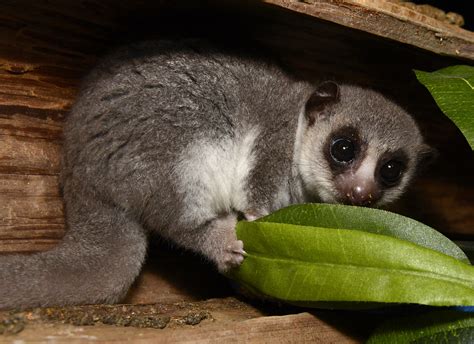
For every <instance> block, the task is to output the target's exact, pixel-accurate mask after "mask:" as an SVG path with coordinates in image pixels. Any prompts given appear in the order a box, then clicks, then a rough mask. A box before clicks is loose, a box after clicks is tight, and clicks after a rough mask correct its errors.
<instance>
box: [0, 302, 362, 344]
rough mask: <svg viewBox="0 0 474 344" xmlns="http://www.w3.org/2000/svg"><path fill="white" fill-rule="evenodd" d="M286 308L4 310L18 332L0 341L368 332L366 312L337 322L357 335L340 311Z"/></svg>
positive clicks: (279, 338)
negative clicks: (274, 311) (273, 311)
mask: <svg viewBox="0 0 474 344" xmlns="http://www.w3.org/2000/svg"><path fill="white" fill-rule="evenodd" d="M288 311H289V312H290V314H288V315H274V316H263V315H264V313H263V312H262V309H259V308H256V307H254V306H251V305H249V304H247V303H243V302H241V301H238V300H236V299H235V298H226V299H213V300H208V301H203V302H195V303H189V302H181V303H175V304H153V305H141V306H140V305H133V306H132V305H123V306H122V305H117V306H82V307H69V308H58V309H55V308H46V309H43V310H40V309H38V310H33V311H30V312H23V313H17V314H7V313H3V314H2V313H0V326H1V325H2V323H3V324H8V321H10V323H12V322H13V321H16V322H17V323H16V328H15V327H13V326H11V327H10V328H8V327H7V326H6V325H3V326H4V328H6V330H4V331H8V330H9V331H12V332H14V331H18V333H17V334H11V335H9V336H2V337H0V343H7V342H12V341H14V342H19V341H24V342H28V343H40V342H46V341H50V340H54V342H55V343H83V342H88V341H91V340H93V341H94V342H97V343H110V342H114V343H126V342H133V343H149V342H153V343H228V342H231V343H360V342H361V337H362V336H363V335H364V334H362V333H360V332H359V333H358V332H357V326H359V324H360V321H359V320H357V319H356V317H359V318H365V317H364V316H360V315H355V314H354V315H352V317H351V319H346V321H342V322H341V321H340V322H339V324H338V326H341V327H343V328H345V329H346V330H348V329H351V330H355V333H356V335H350V334H346V333H345V332H343V331H337V330H336V328H335V325H334V320H335V317H336V316H337V314H331V313H325V312H319V313H321V314H319V313H313V314H312V313H308V312H304V311H302V310H293V312H291V310H288V309H287V310H286V312H288ZM291 313H293V314H291ZM2 318H3V319H2ZM347 320H349V321H347ZM351 322H352V324H351ZM71 323H72V324H76V325H77V326H72V325H70V324H71ZM104 323H106V324H109V325H104ZM84 325H94V326H84ZM112 325H113V326H112ZM150 327H154V328H150Z"/></svg>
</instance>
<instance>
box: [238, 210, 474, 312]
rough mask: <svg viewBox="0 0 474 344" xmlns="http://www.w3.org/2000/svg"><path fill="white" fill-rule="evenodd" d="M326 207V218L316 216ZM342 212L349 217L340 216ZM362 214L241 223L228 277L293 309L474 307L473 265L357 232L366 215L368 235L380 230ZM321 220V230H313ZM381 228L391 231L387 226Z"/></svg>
mask: <svg viewBox="0 0 474 344" xmlns="http://www.w3.org/2000/svg"><path fill="white" fill-rule="evenodd" d="M324 208H326V209H325V210H326V213H325V214H324V215H321V214H318V210H321V209H324ZM332 208H334V209H333V210H329V209H332ZM346 208H347V211H348V213H346V214H345V216H342V217H340V216H338V214H342V213H345V209H346ZM366 210H369V209H366V208H357V207H348V206H340V205H339V206H335V205H319V204H318V205H314V204H313V205H300V206H292V207H289V208H286V209H282V210H280V211H278V212H275V213H274V214H272V215H269V216H267V217H265V218H262V219H260V220H258V221H254V222H246V221H240V222H239V223H238V224H237V236H238V238H239V239H241V240H243V242H244V247H245V250H246V252H247V256H246V258H245V260H244V262H243V263H242V265H241V266H240V267H239V268H237V269H234V270H233V271H231V277H232V278H234V279H236V280H238V281H239V282H240V283H241V284H242V285H243V286H244V287H247V288H248V289H250V290H252V291H257V292H258V293H261V294H264V295H267V296H269V297H272V298H277V299H280V300H284V301H287V302H290V303H296V304H305V305H315V303H317V302H338V303H341V305H343V306H344V307H345V308H354V307H353V306H354V304H344V303H345V302H363V303H367V302H371V303H372V302H373V303H418V304H425V305H436V306H449V305H474V268H473V267H472V266H470V265H468V264H466V263H463V262H461V261H459V260H457V259H455V258H453V257H451V256H448V255H446V254H443V253H440V252H438V251H434V250H432V249H428V248H426V247H422V246H420V245H417V244H414V243H412V242H408V241H405V240H400V239H398V238H394V237H391V236H387V235H380V234H375V233H370V232H365V231H360V230H357V228H358V227H359V226H363V221H364V217H366V218H367V219H368V228H371V229H370V230H373V231H377V230H379V229H377V228H376V227H375V226H376V224H375V223H374V222H373V218H371V216H369V215H371V214H370V213H371V212H373V211H375V212H379V211H377V210H374V209H371V210H369V212H366ZM356 212H360V213H358V214H356ZM351 214H352V215H353V218H352V220H351V221H349V219H350V217H351ZM367 214H368V215H367ZM365 215H367V216H365ZM383 215H385V217H388V218H391V217H392V216H395V217H398V216H397V215H394V214H391V213H388V212H383V213H381V215H379V216H380V218H384V216H383ZM372 216H373V214H372ZM385 220H387V218H385ZM398 220H399V221H398V222H395V223H394V226H395V227H396V226H397V223H398V224H399V225H400V226H402V227H403V226H404V223H405V222H404V221H402V220H401V219H398ZM318 221H320V222H319V223H321V225H320V226H317V227H316V226H314V225H315V223H317V222H318ZM381 222H382V223H383V221H381ZM308 223H311V224H312V225H313V226H314V227H312V226H307V225H306V224H308ZM347 224H349V225H348V226H346V225H347ZM330 226H333V227H338V228H328V227H330ZM347 228H349V229H347ZM374 228H375V229H374ZM380 228H381V229H380V231H385V232H388V231H387V230H386V229H384V225H382V226H381V227H380ZM414 228H417V227H414ZM423 228H424V227H423ZM354 229H356V230H354ZM417 230H420V229H419V228H417V229H415V231H417ZM392 231H393V230H392ZM428 233H429V235H432V233H431V231H428ZM446 240H447V239H446ZM425 244H426V243H425ZM434 246H436V245H434ZM441 246H442V247H448V246H449V245H444V244H443V245H441ZM356 308H357V307H356Z"/></svg>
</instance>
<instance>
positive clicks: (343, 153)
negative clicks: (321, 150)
mask: <svg viewBox="0 0 474 344" xmlns="http://www.w3.org/2000/svg"><path fill="white" fill-rule="evenodd" d="M330 151H331V157H332V158H333V159H334V161H336V162H338V163H349V162H351V161H352V160H354V157H355V147H354V143H352V141H351V140H349V139H346V138H339V139H335V140H334V141H333V142H332V143H331V150H330Z"/></svg>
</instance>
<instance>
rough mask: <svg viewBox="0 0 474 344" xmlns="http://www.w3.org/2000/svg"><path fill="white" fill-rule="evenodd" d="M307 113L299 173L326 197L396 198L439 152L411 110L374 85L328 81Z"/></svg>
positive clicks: (366, 201) (377, 202)
mask: <svg viewBox="0 0 474 344" xmlns="http://www.w3.org/2000/svg"><path fill="white" fill-rule="evenodd" d="M302 116H303V117H302V119H301V122H302V124H301V125H302V130H301V149H300V152H299V155H300V156H299V159H298V162H297V164H298V166H299V173H300V175H301V178H302V181H303V185H304V188H305V191H306V192H307V193H309V194H311V195H314V196H316V197H317V198H318V199H320V200H321V201H322V202H327V203H344V204H352V205H360V206H381V205H384V204H387V203H389V202H391V201H394V200H395V199H397V198H398V197H399V196H400V195H401V194H402V193H403V191H404V190H405V189H406V187H407V185H408V184H409V183H410V181H411V180H412V178H413V176H414V175H415V172H416V170H417V168H418V167H419V165H420V162H421V161H423V160H425V159H426V158H427V157H429V156H431V155H432V152H433V151H432V149H431V148H430V147H429V146H428V145H426V144H425V143H424V141H423V138H422V136H421V134H420V131H419V129H418V127H417V125H416V123H415V121H414V120H413V119H412V118H411V116H410V115H409V114H408V113H407V112H406V111H405V110H404V109H403V108H402V107H400V106H399V105H397V104H396V103H394V102H393V101H391V100H389V99H388V98H386V97H384V96H383V95H381V94H380V93H378V92H376V91H374V90H371V89H367V88H363V87H359V86H353V85H337V84H336V83H334V82H324V83H322V84H321V85H319V86H318V87H317V88H316V90H315V91H314V92H313V93H312V95H311V96H310V98H309V99H308V101H307V103H306V106H305V112H304V115H302Z"/></svg>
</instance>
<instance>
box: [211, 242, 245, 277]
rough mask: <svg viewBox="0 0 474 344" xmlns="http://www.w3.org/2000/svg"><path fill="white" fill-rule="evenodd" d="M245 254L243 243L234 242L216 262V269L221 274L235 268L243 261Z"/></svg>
mask: <svg viewBox="0 0 474 344" xmlns="http://www.w3.org/2000/svg"><path fill="white" fill-rule="evenodd" d="M245 255H246V252H245V251H244V243H243V241H242V240H235V241H234V242H232V243H230V244H228V245H227V246H226V247H225V249H224V252H223V254H222V255H221V257H219V259H218V261H217V269H218V270H219V272H221V273H225V272H227V271H229V270H230V269H231V268H234V267H237V266H239V265H240V264H242V262H243V261H244V257H245Z"/></svg>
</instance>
